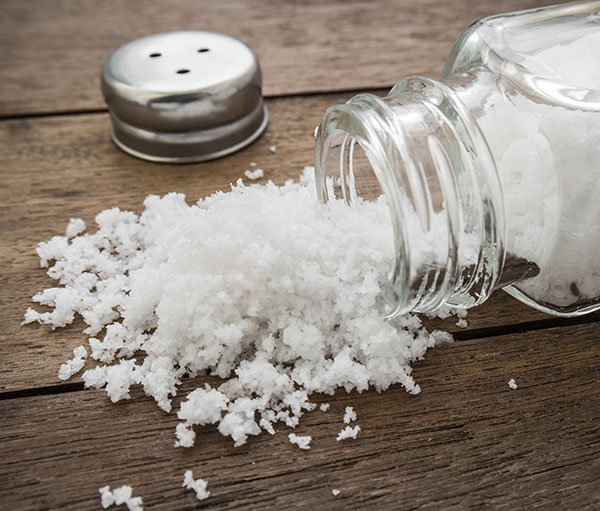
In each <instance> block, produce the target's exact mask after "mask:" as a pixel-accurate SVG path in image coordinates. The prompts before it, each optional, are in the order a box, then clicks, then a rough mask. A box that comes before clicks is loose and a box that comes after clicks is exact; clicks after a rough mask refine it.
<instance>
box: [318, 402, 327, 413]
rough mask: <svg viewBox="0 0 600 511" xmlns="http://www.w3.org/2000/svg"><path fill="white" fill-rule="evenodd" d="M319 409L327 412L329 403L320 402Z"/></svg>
mask: <svg viewBox="0 0 600 511" xmlns="http://www.w3.org/2000/svg"><path fill="white" fill-rule="evenodd" d="M319 410H321V411H322V412H327V411H328V410H329V403H321V405H320V406H319Z"/></svg>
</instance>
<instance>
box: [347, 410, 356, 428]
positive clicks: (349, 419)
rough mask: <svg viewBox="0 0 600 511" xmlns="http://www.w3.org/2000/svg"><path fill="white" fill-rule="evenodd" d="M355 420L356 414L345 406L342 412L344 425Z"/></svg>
mask: <svg viewBox="0 0 600 511" xmlns="http://www.w3.org/2000/svg"><path fill="white" fill-rule="evenodd" d="M355 420H356V412H355V411H354V408H352V407H351V406H347V407H346V410H345V412H344V424H350V423H351V422H353V421H355Z"/></svg>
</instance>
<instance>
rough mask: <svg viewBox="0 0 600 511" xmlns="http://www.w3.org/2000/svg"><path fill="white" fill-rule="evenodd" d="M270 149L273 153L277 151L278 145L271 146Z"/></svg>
mask: <svg viewBox="0 0 600 511" xmlns="http://www.w3.org/2000/svg"><path fill="white" fill-rule="evenodd" d="M269 151H271V152H272V153H275V152H277V146H276V145H272V146H269Z"/></svg>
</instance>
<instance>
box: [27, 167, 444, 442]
mask: <svg viewBox="0 0 600 511" xmlns="http://www.w3.org/2000/svg"><path fill="white" fill-rule="evenodd" d="M311 171H312V169H311V168H307V169H306V170H305V173H304V175H303V176H302V178H301V181H300V183H294V182H292V181H289V182H287V183H285V184H284V185H283V186H276V185H274V184H273V183H268V184H266V185H252V186H244V185H243V184H242V182H241V181H238V183H237V184H236V185H235V186H233V187H232V190H231V191H230V192H228V193H216V194H214V195H212V196H210V197H207V198H205V199H201V200H200V201H198V203H197V204H195V205H193V206H189V205H188V204H187V203H186V201H185V198H184V196H183V195H180V194H176V193H171V194H168V195H166V196H165V197H162V198H160V197H157V196H148V197H147V198H146V200H145V201H144V207H145V209H144V211H143V212H142V214H141V215H139V216H138V215H136V214H134V213H132V212H128V211H121V210H119V209H118V208H113V209H108V210H105V211H103V212H101V213H100V214H98V215H97V217H96V223H97V225H98V229H97V231H96V232H95V233H87V234H85V233H83V229H84V228H85V225H84V224H83V222H82V221H81V220H72V221H71V223H70V224H69V226H68V227H67V235H66V236H56V237H54V238H52V239H51V240H50V241H48V242H45V243H41V244H40V245H39V247H38V249H37V252H38V254H39V256H40V259H41V265H42V266H44V267H48V266H49V265H50V268H49V270H48V275H49V276H50V277H52V278H54V279H56V280H57V281H58V286H57V287H53V288H49V289H46V290H44V291H42V292H40V293H38V294H37V295H35V297H34V298H33V299H34V301H36V302H38V303H40V304H43V305H47V306H50V307H51V308H52V310H51V311H49V312H37V311H34V310H33V309H29V310H28V311H27V312H26V315H25V322H32V321H38V322H40V323H45V324H50V325H52V326H53V327H58V326H64V325H67V324H70V323H71V322H72V321H73V320H74V318H75V315H76V314H78V315H80V316H81V317H82V318H83V320H84V321H85V323H86V324H87V325H88V326H87V328H86V329H85V331H84V332H85V333H86V334H87V335H88V336H89V346H90V357H91V358H92V359H94V360H95V361H97V362H98V365H97V367H95V368H93V369H88V370H87V371H85V372H84V373H83V375H82V378H83V381H84V382H85V385H86V386H87V387H92V388H101V387H104V388H105V389H106V392H107V394H108V396H109V397H110V398H111V400H112V401H119V400H121V399H127V398H129V390H130V387H131V386H132V385H136V384H139V385H141V386H142V387H143V389H144V391H145V392H146V394H147V395H149V396H152V397H153V398H154V399H155V400H156V402H157V403H158V406H159V407H160V408H161V409H162V410H165V411H170V410H171V398H172V397H173V396H175V395H176V393H177V391H178V386H179V384H180V383H181V380H182V378H184V377H186V376H191V377H194V376H197V375H204V374H211V375H216V376H219V377H221V378H222V379H224V380H225V381H223V383H221V384H220V385H216V386H212V387H211V386H209V385H204V386H201V387H199V388H197V389H195V390H193V391H192V392H190V393H189V394H188V395H187V397H186V399H185V400H184V401H183V402H182V404H181V407H180V409H179V412H178V417H179V418H180V419H181V421H182V422H181V423H180V424H179V425H178V426H177V429H176V437H177V441H176V443H175V445H177V446H183V447H189V446H191V445H193V443H194V441H195V435H196V433H195V430H194V427H195V426H196V425H204V424H217V425H218V430H219V431H220V432H221V434H223V435H228V436H230V437H231V438H232V439H233V441H234V443H235V445H236V446H239V445H242V444H244V443H245V442H246V440H247V437H248V436H249V435H258V434H259V433H261V431H267V432H269V433H274V432H275V425H276V423H278V422H282V423H284V424H286V425H287V426H289V427H292V428H293V427H295V426H296V425H297V424H298V421H299V419H300V417H301V416H302V414H303V413H304V412H305V411H307V410H312V409H313V408H315V406H316V405H315V404H313V403H312V402H311V401H310V399H309V396H310V395H311V394H312V393H315V392H320V393H326V394H333V393H334V392H335V390H336V389H338V388H340V387H341V388H344V389H345V390H346V391H347V392H350V391H351V390H353V389H356V390H358V391H359V392H360V391H363V390H366V389H367V388H369V387H374V388H375V389H377V390H379V391H381V390H385V389H387V388H388V387H389V386H390V385H392V384H394V383H400V384H402V385H403V386H404V387H405V388H406V390H407V391H408V392H410V393H413V394H416V393H418V392H419V391H420V389H419V386H418V385H417V384H416V383H415V381H413V378H412V377H411V367H410V363H411V362H412V361H414V360H417V359H420V358H421V357H423V355H424V353H425V351H426V350H427V348H429V347H431V346H434V345H435V344H437V343H439V342H445V341H448V340H450V339H451V336H450V334H448V333H445V332H441V331H433V332H428V331H426V330H425V329H424V328H423V327H422V325H421V320H420V319H419V317H417V316H415V315H407V316H404V317H401V318H399V319H397V320H396V321H395V322H393V323H392V322H388V321H386V320H384V318H383V317H382V316H381V314H380V313H379V312H378V311H377V309H376V307H375V298H376V296H377V295H378V293H379V292H380V290H381V287H382V285H384V283H385V282H386V278H387V272H388V271H389V269H390V268H391V267H392V266H393V264H392V261H393V257H394V247H393V242H392V235H391V226H390V224H389V220H388V213H387V209H386V205H385V204H384V203H383V201H381V200H380V201H377V202H373V203H364V204H362V205H361V206H360V207H358V208H348V207H346V206H345V205H344V204H343V203H342V202H341V201H337V202H332V203H331V204H329V205H328V206H324V205H322V204H320V203H319V202H318V201H317V199H316V198H315V192H314V183H313V182H312V181H311V177H310V175H311ZM75 355H76V359H75V360H74V361H72V364H71V366H69V367H68V368H66V369H65V370H64V371H63V372H62V373H61V374H63V375H68V374H70V373H72V372H73V370H75V369H77V368H78V367H79V362H78V360H80V359H82V358H83V352H82V351H81V350H79V351H78V353H76V354H75ZM80 355H81V356H80ZM349 429H351V433H350V434H353V435H354V436H356V433H357V432H358V430H357V429H356V428H355V429H352V428H349ZM355 431H356V433H355Z"/></svg>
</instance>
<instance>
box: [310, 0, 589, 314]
mask: <svg viewBox="0 0 600 511" xmlns="http://www.w3.org/2000/svg"><path fill="white" fill-rule="evenodd" d="M315 172H316V181H317V191H318V194H319V197H320V199H321V200H322V201H327V200H329V199H331V198H332V197H333V196H335V197H337V198H341V199H343V200H345V201H346V202H347V204H349V205H350V206H351V207H360V204H361V203H362V201H365V200H375V199H377V198H378V197H379V196H381V195H383V198H384V200H385V201H386V202H387V207H388V211H389V213H390V219H391V228H390V232H393V237H394V247H395V263H394V268H393V269H391V271H390V277H389V283H388V284H387V286H386V290H385V292H383V293H382V295H381V296H380V299H379V301H380V303H379V305H380V307H381V309H382V311H383V312H384V313H385V314H386V315H387V316H389V317H392V316H395V315H397V314H400V313H404V312H407V311H418V312H430V311H433V310H435V309H436V308H438V307H440V306H441V305H443V304H448V305H452V306H457V307H465V308H468V307H472V306H474V305H477V304H480V303H482V302H483V301H485V300H486V299H487V298H488V297H489V296H490V294H491V293H492V291H494V290H495V289H497V288H504V289H505V290H506V291H508V292H509V293H510V294H511V295H513V296H515V297H516V298H518V299H519V300H521V301H523V302H525V303H527V304H529V305H531V306H533V307H535V308H537V309H540V310H542V311H545V312H548V313H551V314H555V315H559V316H575V315H581V314H585V313H589V312H592V311H594V310H597V309H598V308H600V2H598V1H595V2H575V3H570V4H566V5H559V6H553V7H547V8H541V9H534V10H529V11H522V12H516V13H511V14H505V15H499V16H492V17H489V18H485V19H483V20H481V21H479V22H477V23H475V24H474V25H472V26H471V27H470V28H468V29H467V30H466V32H465V33H464V34H462V36H461V37H460V38H459V40H458V42H457V43H456V45H455V46H454V48H453V49H452V51H451V53H450V56H449V58H448V60H447V62H446V65H445V68H444V70H443V73H442V77H441V79H440V80H439V81H436V80H432V79H430V78H425V77H420V76H412V77H409V78H407V79H405V80H403V81H401V82H400V83H398V84H397V85H395V86H394V87H393V89H392V90H391V91H390V93H389V94H388V95H387V96H386V97H384V98H379V97H376V96H374V95H371V94H360V95H357V96H355V97H353V98H351V99H350V100H349V101H348V102H347V103H346V104H345V105H337V106H334V107H332V108H330V109H329V110H327V112H326V113H325V115H324V117H323V120H322V122H321V125H320V127H319V131H318V135H317V142H316V146H315Z"/></svg>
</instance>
